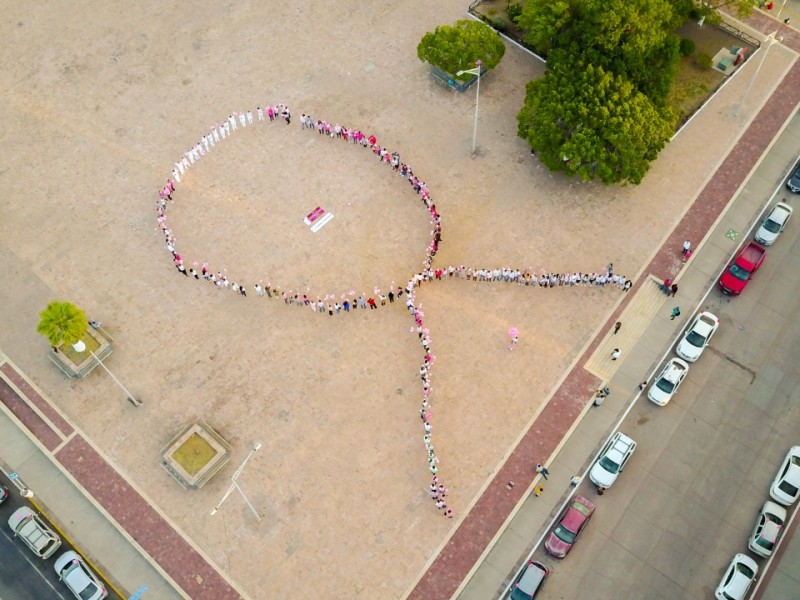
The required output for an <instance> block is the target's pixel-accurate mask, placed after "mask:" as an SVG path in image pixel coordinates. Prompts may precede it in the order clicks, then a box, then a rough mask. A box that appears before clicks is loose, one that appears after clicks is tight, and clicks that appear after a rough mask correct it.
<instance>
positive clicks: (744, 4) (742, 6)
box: [687, 0, 761, 23]
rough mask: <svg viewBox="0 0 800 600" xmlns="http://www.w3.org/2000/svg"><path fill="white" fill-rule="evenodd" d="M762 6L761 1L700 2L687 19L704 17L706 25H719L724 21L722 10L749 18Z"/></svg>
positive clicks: (720, 0)
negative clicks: (754, 10)
mask: <svg viewBox="0 0 800 600" xmlns="http://www.w3.org/2000/svg"><path fill="white" fill-rule="evenodd" d="M760 5H761V2H760V0H712V1H711V2H699V3H698V5H696V6H693V7H692V9H691V10H690V11H689V13H687V17H688V16H692V17H702V18H703V19H704V20H705V22H706V23H719V22H721V21H722V16H721V15H720V10H721V9H725V10H726V11H730V12H734V13H736V14H737V15H738V16H740V17H747V16H749V15H751V14H753V9H755V8H756V7H757V6H760Z"/></svg>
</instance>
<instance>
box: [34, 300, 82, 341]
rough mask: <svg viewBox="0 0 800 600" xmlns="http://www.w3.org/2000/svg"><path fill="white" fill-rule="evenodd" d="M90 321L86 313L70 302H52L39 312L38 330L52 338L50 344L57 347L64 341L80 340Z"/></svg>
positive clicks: (49, 338)
mask: <svg viewBox="0 0 800 600" xmlns="http://www.w3.org/2000/svg"><path fill="white" fill-rule="evenodd" d="M88 327H89V322H88V321H87V319H86V313H84V312H83V311H82V310H81V309H80V308H78V307H77V306H75V305H74V304H71V303H70V302H59V301H54V302H50V303H49V304H48V305H47V308H45V309H44V310H43V311H42V312H41V313H39V326H38V327H37V328H36V331H38V332H39V333H41V334H42V335H43V336H45V337H46V338H47V339H48V340H50V345H51V346H53V347H54V348H57V347H58V346H60V345H61V344H62V343H67V344H74V343H75V342H79V341H80V340H81V339H82V338H83V335H84V334H85V333H86V329H87V328H88Z"/></svg>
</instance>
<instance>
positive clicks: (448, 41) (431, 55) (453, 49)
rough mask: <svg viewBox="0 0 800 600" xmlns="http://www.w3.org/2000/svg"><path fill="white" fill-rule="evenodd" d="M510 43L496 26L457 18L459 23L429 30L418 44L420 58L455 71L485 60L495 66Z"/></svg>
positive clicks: (444, 69)
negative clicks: (495, 28)
mask: <svg viewBox="0 0 800 600" xmlns="http://www.w3.org/2000/svg"><path fill="white" fill-rule="evenodd" d="M505 51H506V47H505V45H504V44H503V41H502V40H501V39H500V36H499V35H497V32H496V31H494V30H493V29H492V28H490V27H487V26H486V25H484V24H483V23H480V22H478V21H472V20H466V19H464V20H461V21H456V23H455V25H453V26H450V25H440V26H439V27H437V28H436V30H435V31H432V32H431V31H429V32H428V33H426V34H425V35H424V36H423V37H422V41H420V43H419V45H418V46H417V56H418V57H419V59H420V60H422V61H425V62H427V63H430V64H432V65H433V66H435V67H439V68H440V69H441V70H442V71H445V72H446V73H450V74H451V75H454V74H455V73H456V72H458V71H462V70H465V69H472V68H474V67H475V62H476V61H477V60H479V59H480V60H481V61H482V62H483V68H485V69H493V68H495V67H496V66H497V65H498V63H499V62H500V60H501V59H502V58H503V54H505Z"/></svg>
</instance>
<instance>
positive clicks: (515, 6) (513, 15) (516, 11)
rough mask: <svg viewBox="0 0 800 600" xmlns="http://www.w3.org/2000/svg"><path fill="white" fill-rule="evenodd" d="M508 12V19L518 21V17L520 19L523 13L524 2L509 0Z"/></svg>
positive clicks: (513, 21)
mask: <svg viewBox="0 0 800 600" xmlns="http://www.w3.org/2000/svg"><path fill="white" fill-rule="evenodd" d="M506 12H507V13H508V19H509V21H511V22H512V23H516V22H517V19H519V17H520V15H521V14H522V4H520V3H519V2H511V0H508V4H507V5H506Z"/></svg>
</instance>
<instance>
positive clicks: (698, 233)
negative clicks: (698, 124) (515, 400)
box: [408, 15, 800, 600]
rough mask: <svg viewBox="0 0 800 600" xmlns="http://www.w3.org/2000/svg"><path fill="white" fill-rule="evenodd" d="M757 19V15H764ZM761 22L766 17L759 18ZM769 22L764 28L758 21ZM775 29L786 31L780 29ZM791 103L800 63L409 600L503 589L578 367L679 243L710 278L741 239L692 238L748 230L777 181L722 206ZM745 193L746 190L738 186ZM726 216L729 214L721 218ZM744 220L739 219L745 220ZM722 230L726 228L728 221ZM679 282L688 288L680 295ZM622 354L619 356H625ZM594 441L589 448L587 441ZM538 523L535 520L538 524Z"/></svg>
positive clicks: (591, 382) (566, 424) (574, 398)
mask: <svg viewBox="0 0 800 600" xmlns="http://www.w3.org/2000/svg"><path fill="white" fill-rule="evenodd" d="M759 16H761V17H763V15H759ZM764 19H765V21H767V19H766V17H764ZM770 24H771V23H768V22H767V23H766V25H770ZM783 29H786V28H785V27H784V28H783ZM794 34H796V32H787V39H786V40H785V43H786V45H789V46H790V47H792V48H795V49H796V48H797V44H796V42H797V39H796V38H795V35H794ZM798 104H800V64H798V63H797V62H795V63H794V65H793V66H792V67H791V68H790V69H789V71H788V72H787V73H786V75H785V77H784V78H783V79H782V81H781V82H780V84H778V86H777V88H776V89H775V91H774V93H773V94H772V95H771V96H770V98H769V100H768V101H767V102H766V103H765V104H764V106H763V107H762V108H761V110H760V111H759V112H758V114H757V115H756V116H755V117H754V119H753V120H752V122H751V123H750V124H749V125H748V126H747V128H746V130H745V131H744V133H743V134H742V136H741V138H740V139H739V140H738V141H737V142H736V144H735V145H734V147H733V148H732V149H731V151H730V152H729V154H728V155H727V156H726V157H725V159H724V161H722V163H721V164H720V166H719V168H718V169H717V171H716V172H715V173H714V175H713V176H712V177H711V178H710V179H709V181H708V183H707V184H706V185H705V187H704V188H703V190H702V191H701V192H700V194H699V195H698V196H697V198H696V199H695V201H694V203H693V204H692V206H691V207H690V208H689V210H688V211H687V212H686V214H685V215H684V216H683V218H682V219H681V221H680V222H679V223H678V225H677V226H676V227H675V228H674V230H673V231H672V233H671V234H670V235H669V236H668V237H667V238H666V239H665V240H664V243H663V244H662V246H661V249H660V250H659V251H658V252H656V254H655V255H654V257H653V259H652V260H651V262H650V263H649V264H648V265H647V267H645V269H644V270H643V272H642V274H641V276H640V277H639V278H638V279H637V280H636V282H635V284H634V287H633V289H632V290H631V291H630V292H629V293H628V294H627V295H626V296H625V298H624V299H623V300H622V302H621V303H620V305H619V306H618V307H617V310H616V311H615V312H614V313H613V314H612V315H611V317H610V318H609V320H608V322H607V323H606V326H605V329H604V332H603V333H602V334H601V335H598V336H597V337H596V338H595V339H594V341H593V342H592V343H591V344H590V346H589V347H588V348H587V349H586V351H585V352H584V354H583V356H581V357H580V358H579V359H578V360H577V361H576V363H575V364H576V366H575V367H574V368H573V369H572V370H571V371H570V373H569V374H568V375H567V376H566V378H565V380H564V381H563V383H562V384H561V386H560V387H559V389H558V390H557V391H556V392H555V394H554V395H553V397H552V398H551V399H550V400H549V401H548V404H547V406H546V407H545V409H544V410H543V411H542V413H541V414H540V415H539V416H538V418H537V419H536V421H535V422H534V423H533V425H532V426H531V427H530V428H529V430H528V431H527V432H526V434H525V435H524V437H523V438H522V439H521V441H520V442H519V444H518V445H517V447H516V448H515V449H514V451H513V452H512V454H511V455H510V456H509V457H508V459H507V460H506V462H505V464H504V465H503V466H502V467H501V468H500V469H499V471H498V472H497V475H496V476H495V477H494V479H493V480H492V481H491V483H490V484H489V485H488V486H487V488H486V489H485V490H484V492H483V494H482V495H481V497H480V498H479V499H478V500H477V502H476V503H475V505H474V506H473V507H472V509H471V510H470V512H469V514H468V515H467V516H466V517H465V519H464V520H463V522H462V523H461V524H460V525H459V527H458V529H457V530H456V531H455V533H454V534H453V536H452V537H451V538H450V540H448V542H447V543H446V544H445V545H444V547H443V548H442V550H441V551H440V553H439V555H438V556H437V557H436V559H435V560H433V562H432V563H431V564H430V565H429V567H428V569H427V571H426V572H425V573H424V574H423V575H422V577H421V578H420V580H419V581H418V582H417V584H416V586H415V587H414V589H413V590H412V591H411V592H410V594H409V596H408V598H410V599H413V600H417V599H420V600H422V599H426V598H433V597H452V596H454V595H455V594H458V593H459V591H460V586H464V585H467V584H466V581H467V578H471V579H470V580H469V584H468V585H469V589H470V590H471V589H472V587H471V586H472V585H473V582H474V586H475V592H474V595H473V592H469V593H467V592H466V591H465V593H464V594H463V595H462V597H464V598H487V597H492V595H493V594H497V593H499V591H501V589H502V587H503V586H502V585H500V586H498V582H500V581H504V579H505V577H506V576H507V575H508V573H504V574H501V573H499V572H498V571H497V570H496V569H494V568H493V567H492V566H491V562H492V559H494V558H497V562H498V564H505V565H508V564H511V563H513V562H516V560H517V558H518V557H519V556H521V555H522V554H524V551H522V552H518V551H516V550H514V549H513V548H514V547H516V548H518V549H519V550H523V549H524V548H525V545H526V544H529V543H530V542H531V537H533V536H531V537H528V536H520V534H519V533H518V532H517V531H514V530H511V531H508V528H505V525H506V524H507V522H508V520H509V519H510V518H511V517H512V516H513V515H514V514H515V512H516V511H518V510H519V507H520V502H521V500H522V499H523V498H524V497H525V496H526V495H529V492H530V490H531V489H532V487H533V485H534V483H535V481H536V479H535V476H536V474H535V472H534V469H533V465H535V464H536V463H537V462H542V463H545V462H550V461H549V460H548V457H552V456H555V455H556V454H557V453H558V452H559V450H560V449H561V446H562V445H563V444H564V443H566V440H567V439H568V438H571V437H572V438H581V437H583V436H572V433H574V430H575V428H579V427H580V426H581V423H582V419H581V417H582V415H583V414H584V413H585V412H586V411H587V410H588V409H589V408H590V407H591V400H590V399H591V397H592V394H593V391H594V390H595V389H597V388H598V387H599V385H600V384H601V383H602V382H603V380H604V378H603V377H602V375H603V374H602V372H601V373H600V376H598V375H596V374H594V373H592V372H590V371H588V370H587V369H586V368H584V366H583V365H586V363H587V360H589V359H590V358H591V357H592V356H593V355H594V354H595V352H596V351H597V350H598V346H599V345H600V344H601V341H602V340H603V339H604V338H605V337H606V336H607V335H608V333H609V331H610V329H611V328H612V327H613V325H614V323H615V322H616V321H618V320H624V319H622V318H621V315H622V314H623V313H624V311H625V310H626V309H627V307H628V305H629V303H630V302H631V301H632V299H633V298H634V297H635V296H636V294H637V293H638V292H639V290H640V289H641V288H642V286H643V285H652V283H651V279H650V277H649V275H653V276H655V277H658V278H660V279H663V278H666V277H670V278H672V279H675V278H676V276H678V275H679V272H680V270H681V269H682V267H683V266H684V265H683V263H682V262H681V248H682V243H683V240H686V239H689V240H692V242H693V249H695V250H697V254H696V255H695V258H694V259H692V263H693V264H696V263H699V264H704V263H705V261H710V264H712V265H716V268H715V269H714V270H713V271H714V274H715V273H716V272H717V270H718V269H719V267H720V266H721V264H722V263H723V262H724V260H725V259H726V257H727V256H728V255H729V254H730V253H731V252H732V251H733V249H734V248H735V247H736V246H738V244H739V243H740V241H741V239H742V238H740V240H739V242H731V241H729V240H728V241H727V243H723V242H720V243H721V244H722V246H720V247H718V246H716V245H715V244H710V243H709V244H706V246H705V247H702V248H701V247H699V245H698V242H699V240H701V239H704V238H707V236H708V233H709V232H710V231H711V230H712V229H713V228H714V227H715V226H719V227H721V226H722V223H726V224H729V223H730V222H731V220H732V219H733V220H734V222H737V223H738V227H734V228H735V229H738V230H739V231H740V232H742V231H743V230H745V229H746V226H744V223H749V220H751V219H752V215H753V214H754V213H755V212H756V211H757V208H758V207H759V206H761V205H762V204H763V202H764V201H765V198H766V197H768V196H769V194H771V192H772V189H773V188H774V184H775V179H776V178H777V175H776V176H775V177H773V178H772V179H768V178H767V179H766V181H768V182H769V183H768V186H767V187H768V188H769V189H768V191H767V192H766V196H765V195H764V190H761V191H760V192H759V193H754V194H748V193H741V194H740V196H741V197H743V198H744V199H745V200H746V203H747V204H749V203H754V204H752V205H748V206H745V205H744V204H737V205H736V206H735V207H729V204H730V203H731V201H732V199H733V198H734V197H735V196H736V194H737V192H738V191H739V190H740V188H741V187H742V185H743V184H744V182H745V181H748V178H750V174H751V172H752V171H753V169H754V168H755V167H756V165H758V164H759V163H760V161H761V160H762V159H763V157H764V155H765V153H766V152H767V150H768V149H769V148H770V146H771V145H772V143H773V141H774V140H775V139H776V137H777V136H778V135H780V133H781V131H782V130H783V128H784V127H785V126H786V125H787V123H788V121H789V119H790V118H791V117H792V115H794V114H795V113H796V110H797V107H798ZM787 156H788V155H784V156H783V157H782V158H780V160H781V161H782V163H783V166H784V167H785V165H786V164H787V163H788V162H789V160H790V159H789V158H787ZM764 168H766V169H772V170H774V169H775V168H777V167H776V165H769V166H765V167H764ZM750 181H751V183H752V184H753V185H757V184H759V183H761V184H763V183H764V180H763V179H762V178H761V177H756V176H754V177H752V178H751V179H750ZM745 189H748V188H747V187H746V188H745ZM726 210H727V211H728V212H727V213H726ZM740 210H741V211H744V213H741V214H740V213H739V211H740ZM745 214H746V215H747V216H746V218H745V216H744V215H745ZM723 215H724V217H723ZM727 227H730V225H728V226H727ZM727 227H726V229H727ZM723 231H724V230H723ZM714 240H715V241H716V242H719V241H720V240H717V238H716V237H715V238H714ZM722 240H727V238H725V237H724V236H723V237H722ZM703 255H705V256H703ZM700 261H702V262H700ZM692 272H693V273H695V272H696V273H698V275H695V276H699V277H700V279H701V280H702V285H700V284H699V282H693V281H692V280H690V279H689V278H687V279H686V280H683V281H682V284H683V285H682V286H681V291H680V295H681V301H682V302H683V303H684V305H685V306H686V308H684V317H683V319H682V320H680V321H677V320H676V321H675V322H674V323H673V322H671V321H669V320H666V321H667V322H666V323H661V322H659V326H660V327H663V328H664V330H663V331H662V332H661V333H662V335H666V336H667V337H665V338H664V339H665V340H666V339H667V338H668V337H669V334H670V332H673V331H676V330H677V327H678V326H679V325H683V324H684V323H685V320H686V318H687V317H688V312H689V311H688V310H687V309H688V307H689V305H690V304H691V303H687V301H686V298H687V293H689V292H690V290H692V289H694V286H695V285H699V287H698V288H697V289H702V290H705V288H706V286H707V283H708V277H713V274H709V273H701V272H700V271H699V268H696V269H693V270H692ZM684 286H686V288H688V289H684ZM663 345H664V344H663V343H662V344H660V345H654V346H653V347H655V348H663ZM628 357H629V358H631V359H633V358H634V357H635V362H636V364H637V365H638V362H639V361H643V363H644V364H649V363H647V361H651V362H653V357H652V356H648V355H647V354H643V355H636V354H635V353H634V352H633V350H631V351H629V352H628ZM623 358H625V357H624V356H623ZM624 363H625V361H624V360H623V361H621V362H620V364H617V365H615V367H616V368H617V369H619V368H621V367H622V366H623V364H624ZM632 364H634V363H632V362H628V363H627V364H625V367H626V368H625V370H624V373H632V372H635V373H637V375H636V376H635V377H631V376H628V377H627V378H626V377H625V375H624V374H620V375H619V376H617V379H616V380H615V381H614V385H612V386H611V387H612V388H614V387H617V388H619V389H632V388H634V387H635V386H636V385H637V384H638V383H639V381H640V380H639V379H638V378H639V377H640V376H641V374H642V373H647V372H649V371H648V369H646V368H641V369H632V368H631V366H630V365H632ZM638 366H642V365H638ZM627 379H631V381H627ZM634 380H636V381H634ZM621 400H622V398H620V397H619V395H618V396H617V398H615V399H611V402H610V404H611V405H613V404H614V402H620V401H621ZM606 413H607V414H609V415H610V416H611V417H613V414H610V413H612V411H610V410H609V411H606ZM611 422H612V419H609V422H608V423H607V424H606V427H608V426H610V424H611ZM588 437H589V439H591V440H594V439H596V436H588ZM593 445H594V443H592V446H593ZM584 450H585V452H580V451H579V452H578V455H579V456H583V457H585V456H587V455H588V453H589V452H590V451H591V448H585V449H584ZM580 466H581V465H580V464H576V465H574V468H573V469H570V468H569V466H563V468H564V469H565V471H564V472H568V471H570V470H572V472H573V473H575V472H578V471H577V470H575V469H578V468H579V467H580ZM561 468H562V466H561V465H554V469H553V470H559V471H561ZM511 481H513V482H514V483H515V485H514V486H512V487H510V488H509V487H508V483H509V482H511ZM542 504H544V503H542ZM546 508H547V509H549V508H550V505H549V504H548V505H547V507H546ZM520 512H524V511H520ZM520 518H521V519H522V520H523V521H524V522H526V523H533V522H537V523H542V522H545V521H546V519H542V518H541V514H540V515H539V516H538V517H533V516H532V515H530V514H529V513H524V514H523V515H521V517H520ZM537 518H538V520H536V519H537ZM522 530H523V531H528V532H531V531H532V527H530V526H529V527H523V528H522ZM506 531H507V533H508V538H509V539H512V540H513V541H512V542H510V543H509V544H510V545H509V546H504V545H500V546H497V545H495V544H494V540H495V538H496V536H498V535H500V536H501V539H502V537H505V535H506ZM501 532H503V533H501ZM528 535H530V534H528ZM483 559H485V560H484V562H488V563H490V564H488V565H487V566H486V567H485V569H484V567H483V566H482V565H481V561H482V560H483ZM506 568H507V567H506ZM475 569H477V571H476V572H475V575H474V576H473V570H475ZM498 577H499V578H498ZM478 590H479V591H478Z"/></svg>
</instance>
